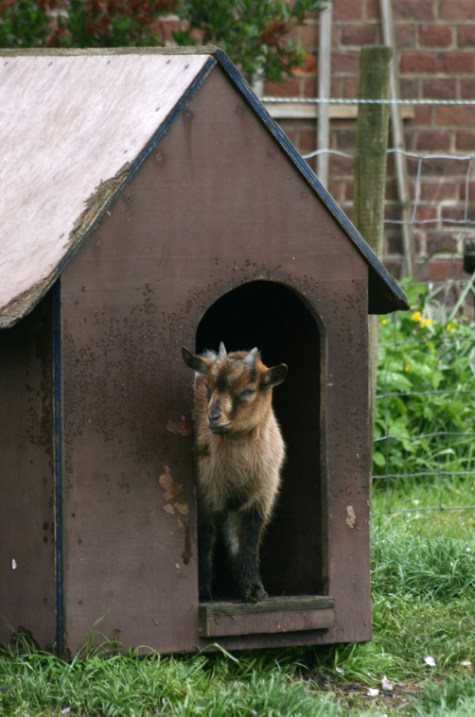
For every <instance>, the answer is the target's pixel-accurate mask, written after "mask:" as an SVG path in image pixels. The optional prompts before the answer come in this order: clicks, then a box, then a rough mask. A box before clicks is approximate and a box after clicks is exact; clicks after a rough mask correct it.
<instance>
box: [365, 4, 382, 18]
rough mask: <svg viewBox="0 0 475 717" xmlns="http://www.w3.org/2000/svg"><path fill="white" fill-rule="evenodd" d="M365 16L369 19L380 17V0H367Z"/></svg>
mask: <svg viewBox="0 0 475 717" xmlns="http://www.w3.org/2000/svg"><path fill="white" fill-rule="evenodd" d="M365 17H366V18H368V19H369V20H379V19H380V17H381V13H380V10H379V0H366V9H365Z"/></svg>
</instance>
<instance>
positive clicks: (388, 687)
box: [381, 675, 394, 692]
mask: <svg viewBox="0 0 475 717" xmlns="http://www.w3.org/2000/svg"><path fill="white" fill-rule="evenodd" d="M381 687H382V688H383V690H384V691H385V692H392V691H393V689H394V685H393V683H392V682H391V680H388V678H387V677H386V675H384V677H383V679H382V680H381Z"/></svg>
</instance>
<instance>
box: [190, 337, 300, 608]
mask: <svg viewBox="0 0 475 717" xmlns="http://www.w3.org/2000/svg"><path fill="white" fill-rule="evenodd" d="M182 355H183V359H184V361H185V363H186V364H187V365H188V366H189V367H190V368H193V369H194V370H195V371H196V383H195V413H194V423H195V443H196V455H197V466H198V554H199V584H200V599H201V600H212V591H211V583H212V577H213V576H212V568H213V564H212V563H213V547H214V543H215V538H216V532H217V530H220V531H221V533H222V537H223V539H224V546H225V549H226V552H227V553H228V556H229V558H230V567H231V574H232V577H233V579H234V582H235V587H236V593H237V594H236V597H238V598H240V599H242V600H244V601H247V602H256V601H258V600H263V599H264V598H266V597H267V593H266V591H265V590H264V587H263V585H262V580H261V576H260V570H259V545H260V542H261V538H262V535H263V531H264V528H265V526H266V525H267V523H268V522H269V519H270V517H271V512H272V507H273V505H274V502H275V499H276V496H277V492H278V489H279V483H280V471H281V467H282V464H283V461H284V455H285V446H284V441H283V439H282V435H281V432H280V428H279V425H278V423H277V419H276V417H275V414H274V411H273V408H272V391H273V388H274V386H277V385H279V384H280V383H282V381H283V380H284V379H285V377H286V374H287V366H286V365H285V364H278V365H277V366H273V367H272V368H267V367H266V366H265V365H264V364H263V363H262V360H261V357H260V353H259V351H258V349H257V348H254V349H252V350H251V351H233V352H230V353H227V352H226V349H225V347H224V344H222V343H221V344H220V347H219V353H218V354H216V353H214V352H213V351H206V352H205V353H204V354H202V355H195V354H193V353H191V352H190V351H188V349H186V348H183V349H182Z"/></svg>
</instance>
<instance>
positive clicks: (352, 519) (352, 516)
mask: <svg viewBox="0 0 475 717" xmlns="http://www.w3.org/2000/svg"><path fill="white" fill-rule="evenodd" d="M345 523H346V524H347V526H348V527H349V528H355V527H356V513H355V509H354V508H353V506H352V505H347V506H346V520H345Z"/></svg>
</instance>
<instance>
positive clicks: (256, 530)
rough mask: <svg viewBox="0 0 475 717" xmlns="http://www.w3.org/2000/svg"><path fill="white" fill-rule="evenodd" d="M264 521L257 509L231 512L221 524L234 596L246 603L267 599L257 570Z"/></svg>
mask: <svg viewBox="0 0 475 717" xmlns="http://www.w3.org/2000/svg"><path fill="white" fill-rule="evenodd" d="M263 525H264V521H263V518H262V515H261V514H260V512H259V510H258V509H257V507H251V508H246V509H241V510H239V511H231V512H229V513H228V515H227V516H226V519H225V521H224V524H223V532H224V538H225V541H226V545H227V548H228V552H229V555H230V559H231V568H232V572H233V577H234V580H235V583H236V588H237V596H238V597H239V598H241V600H244V601H246V602H257V601H258V600H263V599H264V598H266V597H267V593H266V591H265V590H264V587H263V585H262V580H261V575H260V570H259V543H260V539H261V533H262V529H263Z"/></svg>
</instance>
